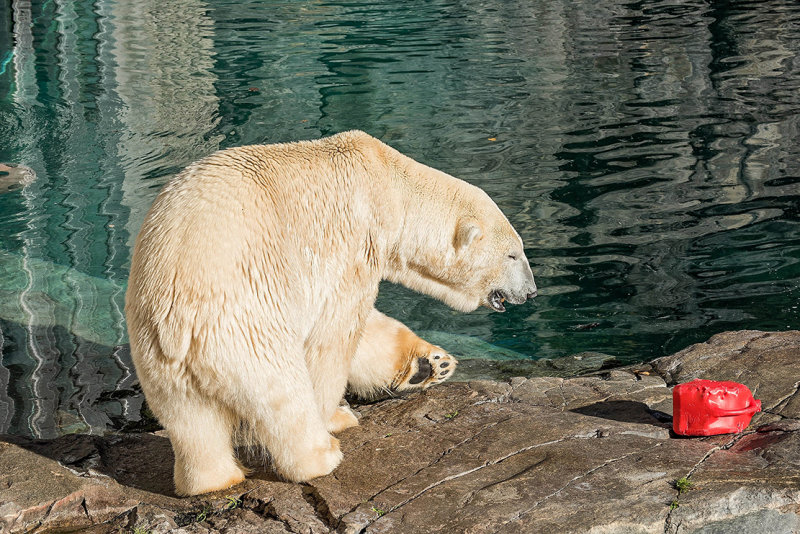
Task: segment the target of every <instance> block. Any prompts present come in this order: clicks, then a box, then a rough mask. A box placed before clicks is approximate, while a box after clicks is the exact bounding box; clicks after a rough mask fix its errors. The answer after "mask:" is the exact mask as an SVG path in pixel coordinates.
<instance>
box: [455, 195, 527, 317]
mask: <svg viewBox="0 0 800 534" xmlns="http://www.w3.org/2000/svg"><path fill="white" fill-rule="evenodd" d="M481 193H483V192H481ZM484 195H485V193H484ZM486 201H487V202H488V203H483V202H482V203H481V204H480V206H479V209H475V208H476V207H475V206H473V209H474V213H469V212H472V211H473V209H470V210H468V214H467V215H466V216H462V217H460V218H458V220H457V221H456V223H455V228H453V230H452V235H453V245H452V251H451V253H450V254H448V255H447V260H448V261H447V263H449V266H447V267H446V272H450V273H452V274H453V275H454V277H453V279H451V281H450V283H451V284H452V285H451V288H452V289H453V290H454V291H452V292H450V293H449V294H448V296H447V297H445V298H444V299H443V300H444V301H445V302H446V303H447V304H449V305H450V306H452V307H453V308H456V309H465V310H467V311H468V310H471V309H475V308H477V307H478V306H486V307H488V308H490V309H492V310H495V311H498V312H503V311H505V306H504V303H505V302H510V303H511V304H522V303H523V302H525V301H526V300H527V299H530V298H533V297H535V296H536V294H537V289H536V283H535V282H534V279H533V272H532V271H531V266H530V264H529V262H528V258H527V257H526V256H525V251H524V249H523V245H522V239H521V238H520V237H519V234H517V232H516V231H515V230H514V228H513V227H512V226H511V223H509V222H508V220H507V219H506V218H505V216H504V215H503V214H502V213H501V212H500V209H499V208H498V207H497V206H496V205H495V204H494V202H492V201H491V200H490V199H489V198H488V196H486Z"/></svg>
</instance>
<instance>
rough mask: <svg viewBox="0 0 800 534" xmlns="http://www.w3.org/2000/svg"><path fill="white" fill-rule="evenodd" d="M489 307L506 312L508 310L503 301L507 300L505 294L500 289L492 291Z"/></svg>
mask: <svg viewBox="0 0 800 534" xmlns="http://www.w3.org/2000/svg"><path fill="white" fill-rule="evenodd" d="M487 300H488V301H489V307H490V308H491V309H493V310H494V311H498V312H504V311H506V307H505V306H503V303H504V302H505V301H506V296H505V294H504V293H503V292H502V291H500V290H499V289H495V290H494V291H492V292H491V293H489V298H488V299H487Z"/></svg>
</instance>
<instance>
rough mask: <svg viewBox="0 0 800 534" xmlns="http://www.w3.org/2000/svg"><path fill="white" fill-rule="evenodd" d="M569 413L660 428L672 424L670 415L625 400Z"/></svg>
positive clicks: (591, 406)
mask: <svg viewBox="0 0 800 534" xmlns="http://www.w3.org/2000/svg"><path fill="white" fill-rule="evenodd" d="M571 411H572V412H574V413H579V414H583V415H590V416H592V417H602V418H603V419H610V420H612V421H620V422H623V423H639V424H646V425H654V426H658V427H660V428H663V427H664V426H665V425H666V424H667V423H670V424H671V423H672V416H671V415H669V414H666V413H664V412H659V411H657V410H651V409H650V408H649V407H648V406H647V405H646V404H644V403H643V402H635V401H627V400H615V401H604V402H597V403H595V404H590V405H588V406H583V407H581V408H576V409H574V410H571Z"/></svg>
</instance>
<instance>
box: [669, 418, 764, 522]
mask: <svg viewBox="0 0 800 534" xmlns="http://www.w3.org/2000/svg"><path fill="white" fill-rule="evenodd" d="M755 433H756V432H755V431H750V432H743V433H741V434H736V435H735V436H733V438H732V439H731V440H730V441H728V442H727V443H724V444H722V445H716V446H714V447H711V448H710V449H709V450H708V451H706V453H705V454H704V455H703V457H702V458H700V460H699V461H698V462H697V463H696V464H694V466H692V468H691V469H689V472H688V473H686V475H685V476H684V477H683V478H685V479H686V480H689V479H690V478H691V477H692V475H694V473H695V472H696V471H697V470H698V469H700V467H701V466H702V465H703V464H704V463H705V462H706V461H707V460H708V459H709V458H711V457H712V456H713V455H714V453H716V452H718V451H725V450H728V449H730V448H731V447H733V446H734V445H736V444H737V443H738V442H739V441H740V440H742V439H743V438H744V437H746V436H749V435H751V434H755ZM681 493H682V492H681V490H678V489H676V494H675V501H674V502H677V501H678V498H679V497H680V495H681ZM676 509H677V508H673V507H670V510H669V511H668V512H667V517H666V518H664V534H672V533H676V532H678V529H679V528H680V526H681V521H678V523H677V524H676V525H675V528H674V529H673V527H672V513H673V512H674V511H675V510H676Z"/></svg>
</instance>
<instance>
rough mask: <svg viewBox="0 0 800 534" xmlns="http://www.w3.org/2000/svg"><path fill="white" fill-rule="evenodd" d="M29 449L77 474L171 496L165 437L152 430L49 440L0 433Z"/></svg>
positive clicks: (169, 453)
mask: <svg viewBox="0 0 800 534" xmlns="http://www.w3.org/2000/svg"><path fill="white" fill-rule="evenodd" d="M2 439H3V440H4V441H8V442H10V443H14V444H16V445H18V446H20V447H23V448H25V449H27V450H29V451H31V452H34V453H36V454H39V455H41V456H45V457H47V458H50V459H52V460H55V461H57V462H58V463H60V464H61V465H63V466H64V467H66V468H68V469H70V470H71V471H73V472H75V473H76V474H78V475H90V474H100V475H105V476H108V477H110V478H112V479H114V480H116V481H117V482H118V483H120V484H122V485H124V486H130V487H133V488H138V489H141V490H145V491H149V492H152V493H158V494H161V495H165V496H168V497H174V496H175V491H174V488H173V484H172V471H173V469H172V464H173V462H174V456H173V453H172V446H171V445H170V443H169V439H167V438H166V437H163V436H158V435H154V434H147V433H144V434H118V435H110V436H91V435H86V434H71V435H68V436H61V437H59V438H56V439H51V440H30V439H26V438H20V437H14V436H3V437H2Z"/></svg>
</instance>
